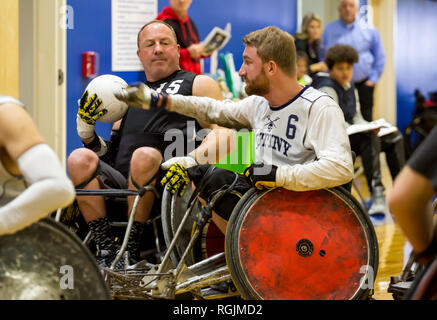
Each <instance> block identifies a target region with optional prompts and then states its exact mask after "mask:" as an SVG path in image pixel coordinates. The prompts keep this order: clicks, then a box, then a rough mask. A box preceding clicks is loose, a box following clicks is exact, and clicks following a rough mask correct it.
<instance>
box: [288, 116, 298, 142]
mask: <svg viewBox="0 0 437 320" xmlns="http://www.w3.org/2000/svg"><path fill="white" fill-rule="evenodd" d="M292 120H294V121H295V122H298V121H299V117H298V116H296V115H294V114H292V115H291V116H290V117H289V118H288V126H287V132H286V133H285V135H286V136H287V138H288V139H290V140H293V139H294V138H295V137H296V126H295V125H294V124H292V123H291V121H292Z"/></svg>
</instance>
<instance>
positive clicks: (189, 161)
mask: <svg viewBox="0 0 437 320" xmlns="http://www.w3.org/2000/svg"><path fill="white" fill-rule="evenodd" d="M175 163H178V164H180V165H181V166H182V167H184V168H185V169H188V168H191V167H194V166H197V165H198V163H197V161H196V159H194V158H193V157H191V156H187V157H174V158H171V159H170V160H167V161H166V162H164V163H163V164H161V169H162V170H168V169H170V167H171V166H172V165H174V164H175Z"/></svg>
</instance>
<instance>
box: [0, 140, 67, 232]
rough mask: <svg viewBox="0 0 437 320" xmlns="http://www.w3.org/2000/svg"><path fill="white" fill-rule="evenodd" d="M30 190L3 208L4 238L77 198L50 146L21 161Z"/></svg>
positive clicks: (29, 152)
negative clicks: (5, 235)
mask: <svg viewBox="0 0 437 320" xmlns="http://www.w3.org/2000/svg"><path fill="white" fill-rule="evenodd" d="M17 162H18V167H19V168H20V171H21V173H22V175H23V177H24V178H25V180H26V182H27V183H28V184H29V187H28V188H27V189H26V190H25V191H24V192H23V193H21V194H20V195H19V196H18V197H17V198H15V199H14V200H12V201H11V202H9V203H8V204H7V205H5V206H3V207H2V208H0V234H10V233H14V232H16V231H18V230H20V229H23V228H25V227H27V226H29V225H31V224H32V223H34V222H36V221H38V220H40V219H41V218H44V217H46V216H47V215H48V214H49V213H50V212H53V211H55V210H56V209H58V208H63V207H65V206H67V205H69V204H70V203H71V202H72V201H73V200H74V196H75V192H74V187H73V184H72V183H71V181H70V180H69V179H68V177H67V176H66V174H65V172H64V170H63V168H62V166H61V164H60V162H59V159H58V157H57V156H56V154H55V153H54V152H53V150H52V149H50V147H49V146H48V145H46V144H39V145H36V146H34V147H32V148H30V149H29V150H27V151H26V152H24V153H23V154H22V155H21V156H20V157H19V158H18V161H17Z"/></svg>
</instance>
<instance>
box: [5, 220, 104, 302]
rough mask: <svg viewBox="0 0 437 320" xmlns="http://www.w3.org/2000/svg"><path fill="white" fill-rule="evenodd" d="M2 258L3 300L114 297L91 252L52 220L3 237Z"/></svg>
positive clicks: (96, 298)
mask: <svg viewBox="0 0 437 320" xmlns="http://www.w3.org/2000/svg"><path fill="white" fill-rule="evenodd" d="M0 259H1V263H0V299H2V300H3V299H7V300H30V299H32V300H33V299H44V300H83V299H88V300H103V299H104V300H108V299H110V298H111V297H110V294H109V291H108V288H107V287H106V285H105V282H104V281H103V278H102V275H101V273H100V270H99V268H98V266H97V264H96V262H95V260H94V258H93V256H92V255H91V254H90V252H89V251H88V249H87V248H86V247H85V246H84V245H83V244H82V243H81V242H80V240H79V239H78V238H77V237H76V236H75V235H74V234H73V233H72V232H70V231H69V230H68V229H67V228H66V227H65V226H63V225H62V224H60V223H57V222H55V221H54V220H52V219H50V218H46V219H43V220H41V221H39V222H37V223H34V224H33V225H31V226H29V227H28V228H26V229H23V230H21V231H19V232H17V233H15V234H12V235H4V236H1V237H0Z"/></svg>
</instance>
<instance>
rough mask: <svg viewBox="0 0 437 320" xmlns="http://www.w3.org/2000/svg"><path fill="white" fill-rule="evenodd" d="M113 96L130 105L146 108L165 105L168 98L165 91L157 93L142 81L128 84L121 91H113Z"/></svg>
mask: <svg viewBox="0 0 437 320" xmlns="http://www.w3.org/2000/svg"><path fill="white" fill-rule="evenodd" d="M115 97H116V98H117V99H119V100H121V101H124V102H126V103H127V104H128V105H129V106H131V107H135V108H139V109H146V110H148V109H150V108H158V107H165V106H166V105H167V99H168V95H167V94H166V93H158V92H156V91H155V90H153V89H151V88H149V87H148V86H147V85H145V84H144V83H142V82H136V83H133V84H130V85H129V86H127V87H126V89H124V90H122V91H121V93H115Z"/></svg>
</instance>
